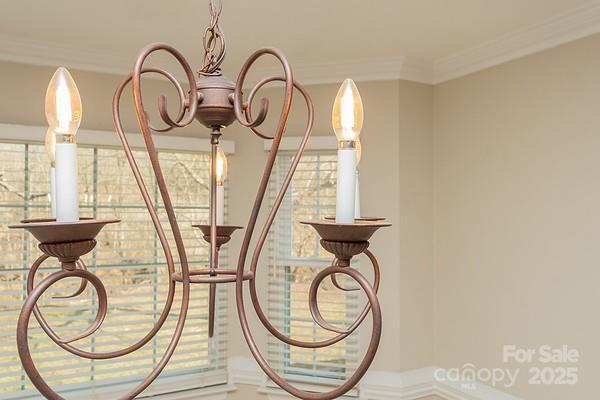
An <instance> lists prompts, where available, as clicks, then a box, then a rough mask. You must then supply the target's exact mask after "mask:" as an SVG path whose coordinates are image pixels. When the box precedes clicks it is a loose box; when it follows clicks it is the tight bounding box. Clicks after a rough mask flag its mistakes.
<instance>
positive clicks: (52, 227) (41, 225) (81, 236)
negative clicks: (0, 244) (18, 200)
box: [9, 218, 120, 243]
mask: <svg viewBox="0 0 600 400" xmlns="http://www.w3.org/2000/svg"><path fill="white" fill-rule="evenodd" d="M117 222H120V220H118V219H107V220H99V219H93V218H80V219H79V221H78V222H56V220H54V219H51V218H40V219H26V220H23V221H21V223H19V224H14V225H10V226H9V228H10V229H25V230H26V231H28V232H29V233H31V234H32V235H33V237H35V238H36V239H37V240H38V241H39V242H40V243H68V242H78V241H81V240H91V239H94V238H95V237H96V235H98V233H99V232H100V231H101V230H102V228H104V225H106V224H114V223H117Z"/></svg>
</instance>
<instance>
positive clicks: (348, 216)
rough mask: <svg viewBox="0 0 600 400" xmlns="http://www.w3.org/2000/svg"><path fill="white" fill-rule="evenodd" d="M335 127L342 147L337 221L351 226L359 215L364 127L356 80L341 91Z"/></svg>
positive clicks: (334, 113)
mask: <svg viewBox="0 0 600 400" xmlns="http://www.w3.org/2000/svg"><path fill="white" fill-rule="evenodd" d="M331 123H332V125H333V130H334V131H335V136H336V137H337V139H338V144H339V147H338V164H337V189H336V191H337V193H336V206H335V221H336V222H337V223H339V224H351V223H353V222H354V219H355V217H356V213H357V209H356V201H357V198H356V197H357V195H356V181H357V178H356V166H357V157H358V154H357V143H358V137H359V135H360V131H361V129H362V124H363V105H362V99H361V98H360V93H359V92H358V89H357V87H356V85H355V84H354V81H353V80H352V79H346V80H344V82H343V83H342V86H340V89H339V90H338V93H337V96H336V98H335V102H334V103H333V111H332V113H331ZM358 213H360V211H358Z"/></svg>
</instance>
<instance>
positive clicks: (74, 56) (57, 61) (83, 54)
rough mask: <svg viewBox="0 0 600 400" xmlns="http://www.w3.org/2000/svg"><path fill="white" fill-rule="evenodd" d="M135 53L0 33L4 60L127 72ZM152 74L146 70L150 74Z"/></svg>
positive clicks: (0, 53) (129, 69)
mask: <svg viewBox="0 0 600 400" xmlns="http://www.w3.org/2000/svg"><path fill="white" fill-rule="evenodd" d="M136 56H137V54H129V55H124V54H120V55H119V54H115V53H114V52H113V51H102V50H97V49H90V48H88V47H84V46H69V45H65V44H62V43H54V42H47V41H42V40H32V39H25V38H20V37H14V36H8V35H0V59H1V60H4V61H10V62H16V63H22V64H31V65H41V66H45V67H58V66H61V65H65V66H68V67H69V68H72V69H79V70H83V71H93V72H104V73H109V74H117V75H128V74H130V73H131V70H132V69H133V63H134V62H135V57H136ZM152 75H154V74H149V76H152Z"/></svg>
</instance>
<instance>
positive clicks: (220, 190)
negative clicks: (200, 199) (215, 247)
mask: <svg viewBox="0 0 600 400" xmlns="http://www.w3.org/2000/svg"><path fill="white" fill-rule="evenodd" d="M224 219H225V186H220V185H217V225H223V224H224V222H223V221H224Z"/></svg>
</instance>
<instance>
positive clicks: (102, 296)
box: [27, 254, 108, 351]
mask: <svg viewBox="0 0 600 400" xmlns="http://www.w3.org/2000/svg"><path fill="white" fill-rule="evenodd" d="M48 258H49V256H47V255H46V254H43V255H41V256H40V257H38V258H37V260H35V261H34V263H33V264H32V265H31V269H30V270H29V273H28V274H27V296H31V293H32V292H33V291H34V281H35V275H36V273H37V271H38V269H39V268H40V266H41V265H42V263H43V262H44V261H46V260H47V259H48ZM78 262H81V260H79V261H78ZM80 270H81V271H87V269H85V268H80ZM81 282H82V283H81V284H80V286H79V289H81V288H82V287H83V288H84V290H85V288H86V287H87V283H88V279H87V278H85V277H83V278H82V279H81ZM98 285H99V286H101V287H102V292H100V291H99V292H98V312H97V314H96V319H95V320H94V322H93V323H92V325H90V326H89V327H88V328H87V329H86V330H84V331H83V332H81V333H79V334H77V335H74V336H72V337H69V338H64V339H62V338H60V337H59V336H58V335H57V334H56V332H54V330H53V329H52V328H51V327H50V325H48V322H47V321H46V319H45V318H44V316H43V315H42V313H41V311H40V309H39V307H38V306H37V304H35V303H34V307H33V315H34V316H35V318H36V319H37V321H38V323H39V324H40V327H41V328H42V330H43V331H44V332H45V333H46V334H47V335H48V337H50V339H52V340H53V341H54V343H56V344H57V345H59V346H61V347H63V349H65V350H67V351H70V350H69V348H71V347H70V346H68V344H69V343H72V342H76V341H78V340H81V339H84V338H86V337H88V336H90V335H92V334H94V333H95V332H96V331H97V330H98V329H99V328H100V326H102V322H104V318H105V317H106V312H107V311H108V308H107V298H106V290H105V289H104V285H103V284H102V282H99V283H98ZM99 286H97V287H96V289H98V287H99ZM79 291H80V290H77V292H79ZM81 292H82V293H83V290H81ZM71 297H75V296H73V295H70V296H64V297H54V298H60V299H65V298H71Z"/></svg>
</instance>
